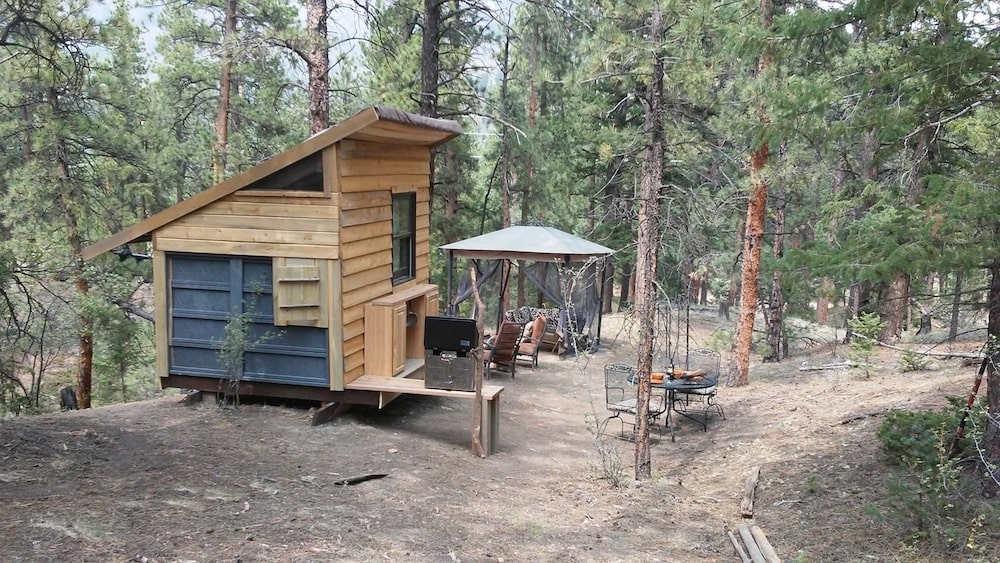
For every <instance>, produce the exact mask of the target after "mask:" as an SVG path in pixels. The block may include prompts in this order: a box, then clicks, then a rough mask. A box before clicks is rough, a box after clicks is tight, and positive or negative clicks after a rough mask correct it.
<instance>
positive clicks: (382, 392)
mask: <svg viewBox="0 0 1000 563" xmlns="http://www.w3.org/2000/svg"><path fill="white" fill-rule="evenodd" d="M344 387H345V390H348V391H375V392H378V393H379V400H378V407H379V408H382V407H384V406H385V405H386V404H388V403H389V401H391V400H393V399H395V398H396V397H398V396H399V395H402V394H407V395H429V396H432V397H452V398H456V399H474V398H475V397H476V393H475V391H456V390H452V389H436V388H433V387H424V381H423V380H422V379H409V378H405V377H383V376H378V375H367V374H366V375H362V376H361V377H358V378H357V379H355V380H354V381H352V382H350V383H348V384H347V385H345V386H344ZM502 392H503V386H501V385H483V389H482V394H483V418H482V427H481V429H480V434H479V439H480V442H481V443H482V445H483V450H484V451H485V452H486V455H490V454H492V453H494V452H495V451H496V447H497V445H498V443H499V441H500V393H502Z"/></svg>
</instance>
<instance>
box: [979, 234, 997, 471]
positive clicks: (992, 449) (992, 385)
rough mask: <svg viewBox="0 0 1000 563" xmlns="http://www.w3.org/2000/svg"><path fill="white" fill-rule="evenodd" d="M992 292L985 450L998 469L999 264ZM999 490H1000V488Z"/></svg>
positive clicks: (992, 273) (994, 266) (994, 267)
mask: <svg viewBox="0 0 1000 563" xmlns="http://www.w3.org/2000/svg"><path fill="white" fill-rule="evenodd" d="M993 236H994V237H996V238H1000V229H994V232H993ZM989 272H990V291H989V297H988V298H987V301H986V307H987V310H988V311H989V316H988V317H987V321H986V338H987V345H986V354H987V358H988V362H987V365H986V401H987V405H988V408H989V412H990V413H991V419H992V420H991V421H990V423H989V425H988V426H987V428H986V434H985V436H984V440H983V441H984V447H985V450H986V455H987V457H988V458H989V461H990V462H991V463H992V464H993V467H994V468H996V467H997V466H998V464H1000V422H998V421H997V413H1000V369H998V367H1000V262H994V263H993V264H992V265H991V266H990V268H989ZM993 475H994V479H1000V471H998V470H996V469H994V474H993ZM997 488H1000V487H997Z"/></svg>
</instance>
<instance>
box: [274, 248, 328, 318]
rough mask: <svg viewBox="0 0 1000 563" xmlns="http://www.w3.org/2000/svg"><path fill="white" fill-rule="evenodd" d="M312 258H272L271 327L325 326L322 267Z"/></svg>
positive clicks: (325, 312) (325, 304)
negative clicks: (272, 307) (272, 298)
mask: <svg viewBox="0 0 1000 563" xmlns="http://www.w3.org/2000/svg"><path fill="white" fill-rule="evenodd" d="M323 262H324V261H323V260H319V259H314V258H281V257H276V258H274V324H275V326H313V327H320V328H326V327H327V325H328V321H327V319H328V315H327V307H328V304H327V300H326V297H325V296H326V291H325V288H326V284H327V283H328V280H327V279H326V275H325V272H326V268H325V267H324V264H323Z"/></svg>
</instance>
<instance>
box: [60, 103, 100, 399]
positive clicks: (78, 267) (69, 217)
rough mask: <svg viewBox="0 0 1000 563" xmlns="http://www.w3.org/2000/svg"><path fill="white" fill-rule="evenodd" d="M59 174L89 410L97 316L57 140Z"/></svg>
mask: <svg viewBox="0 0 1000 563" xmlns="http://www.w3.org/2000/svg"><path fill="white" fill-rule="evenodd" d="M50 99H51V102H52V104H54V105H56V104H58V93H56V92H55V90H54V89H53V90H52V92H51V93H50ZM56 155H57V156H56V177H57V178H58V180H59V184H60V186H59V199H60V202H59V203H60V204H61V207H62V209H61V211H62V216H63V221H64V222H65V224H66V238H67V239H68V241H69V246H70V269H71V271H72V275H73V280H74V284H75V285H76V293H77V305H76V306H77V310H78V313H77V314H78V317H77V320H78V322H79V323H80V326H79V328H78V329H77V330H78V331H79V333H78V341H77V342H78V345H79V346H80V358H79V360H78V362H77V369H76V402H77V405H78V406H79V407H80V408H81V409H89V408H90V405H91V388H92V381H93V368H94V330H93V319H92V318H91V316H90V314H89V313H88V312H87V311H88V310H89V308H88V307H87V303H86V301H87V297H88V295H89V294H90V283H89V282H88V281H87V278H86V277H85V276H84V271H83V258H82V257H81V254H82V252H83V236H82V235H81V234H80V218H79V216H78V215H77V212H76V206H77V205H79V201H78V198H76V197H74V194H73V187H72V185H71V179H70V175H69V174H70V173H69V170H70V167H69V164H68V163H67V162H66V160H65V157H64V155H66V147H65V144H64V143H63V142H62V140H57V141H56Z"/></svg>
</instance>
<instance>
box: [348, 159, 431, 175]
mask: <svg viewBox="0 0 1000 563" xmlns="http://www.w3.org/2000/svg"><path fill="white" fill-rule="evenodd" d="M430 173H431V163H430V161H429V160H396V159H393V158H371V159H368V158H366V159H357V158H350V159H344V160H342V161H341V162H340V174H341V176H342V177H344V178H347V177H349V176H384V175H386V174H390V175H399V174H402V175H411V174H424V175H426V174H430Z"/></svg>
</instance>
